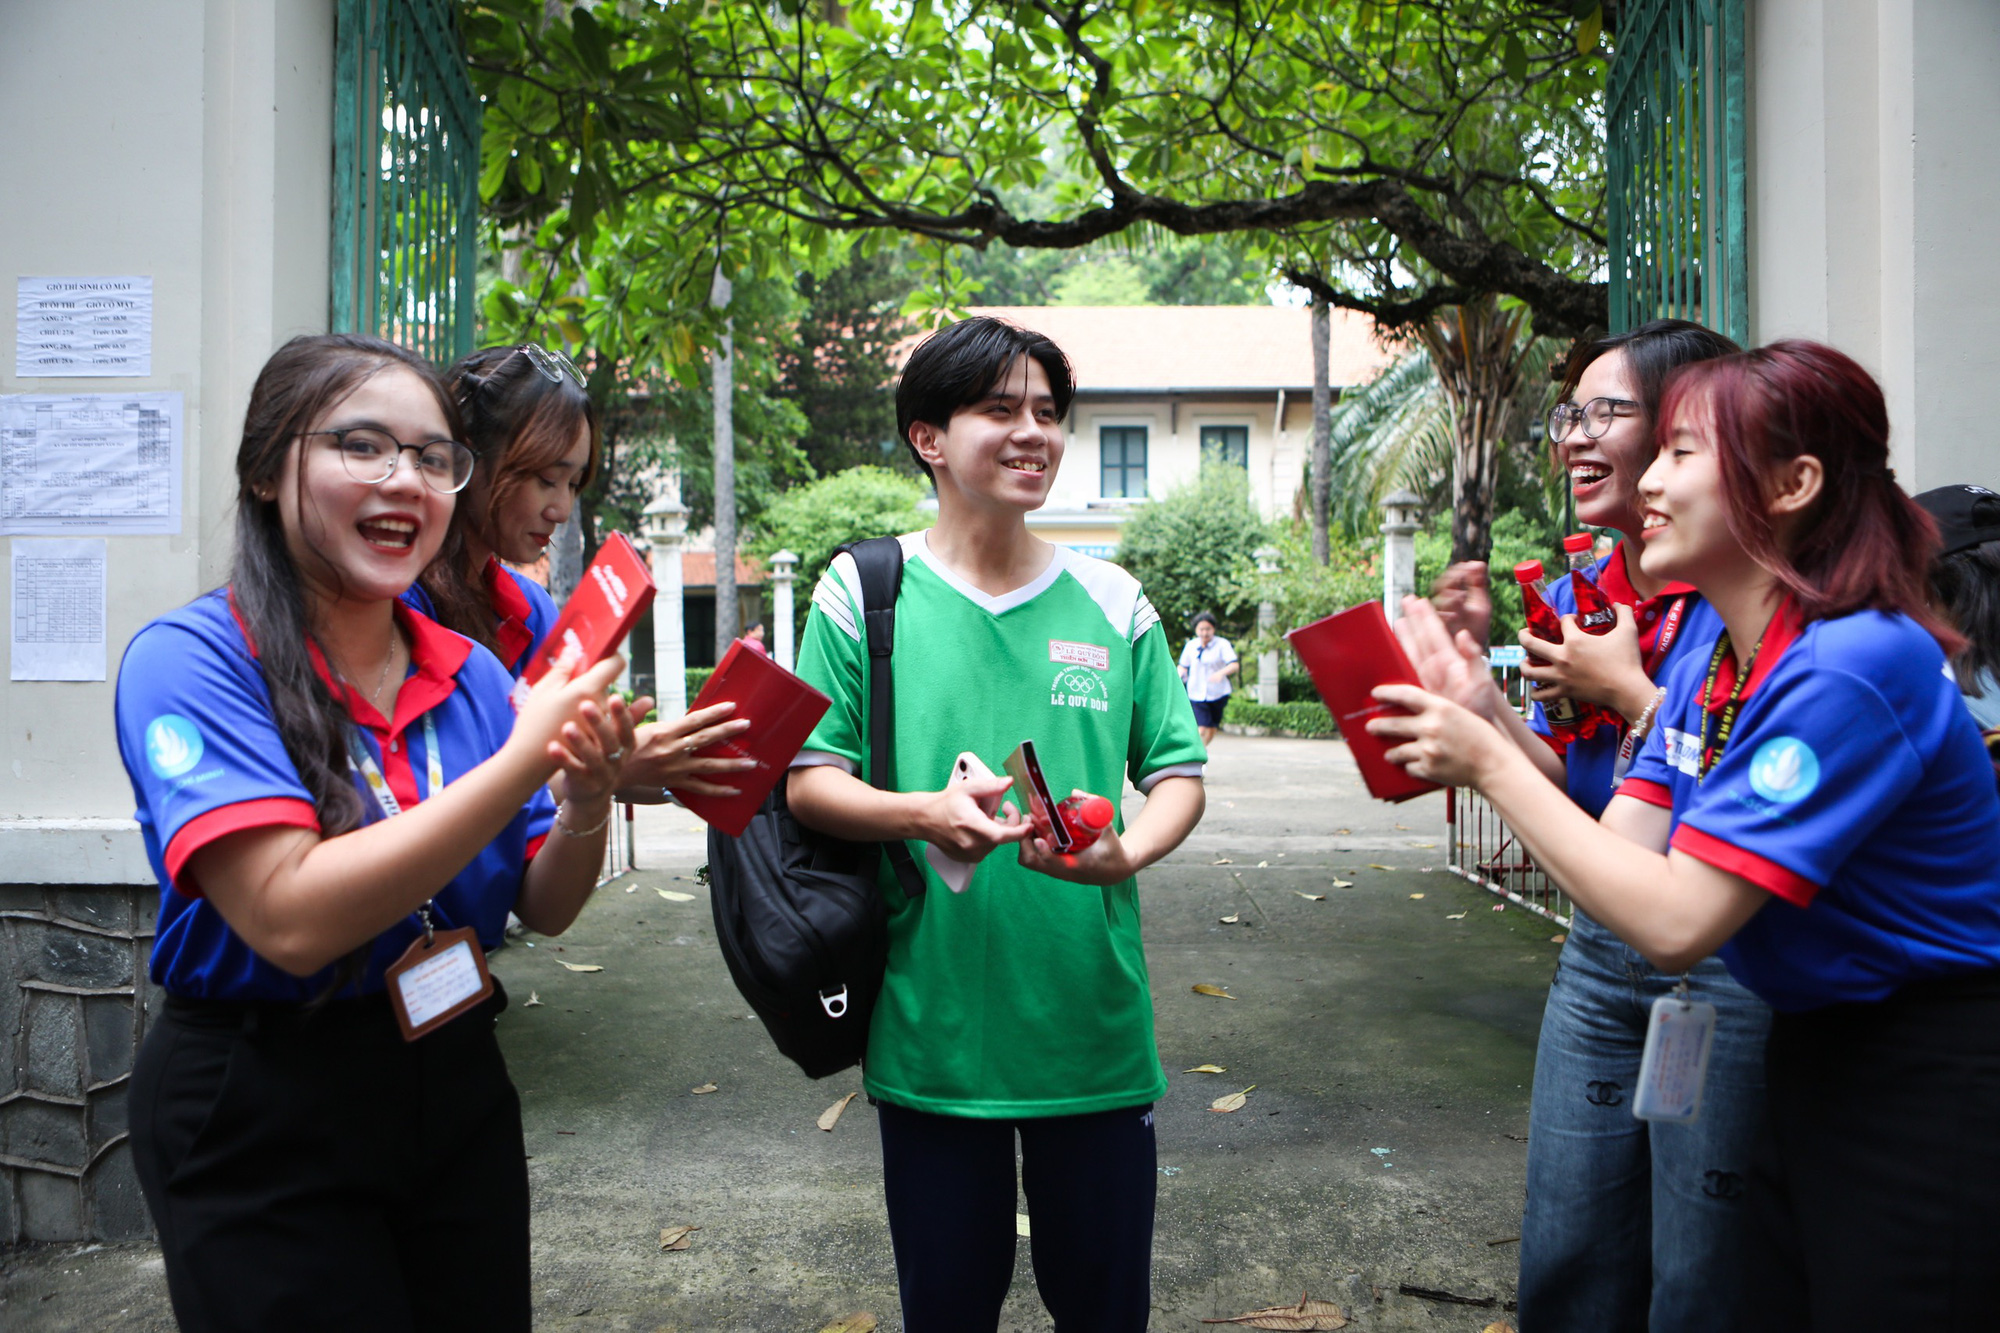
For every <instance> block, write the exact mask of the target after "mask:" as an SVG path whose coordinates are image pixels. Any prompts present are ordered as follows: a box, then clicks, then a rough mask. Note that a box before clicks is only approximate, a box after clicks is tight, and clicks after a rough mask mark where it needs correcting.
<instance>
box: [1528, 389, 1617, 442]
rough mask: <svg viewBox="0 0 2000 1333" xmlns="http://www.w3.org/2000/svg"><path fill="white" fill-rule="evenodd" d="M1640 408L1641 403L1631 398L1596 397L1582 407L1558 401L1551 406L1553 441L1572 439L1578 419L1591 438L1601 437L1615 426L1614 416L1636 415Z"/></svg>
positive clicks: (1551, 435)
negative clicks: (1613, 422)
mask: <svg viewBox="0 0 2000 1333" xmlns="http://www.w3.org/2000/svg"><path fill="white" fill-rule="evenodd" d="M1638 411H1639V405H1638V404H1637V403H1635V402H1633V401H1632V400H1631V399H1630V398H1593V399H1591V400H1590V401H1589V402H1587V403H1585V404H1584V405H1583V406H1581V407H1578V406H1577V405H1576V404H1575V403H1557V404H1556V405H1555V406H1554V407H1552V408H1550V409H1549V442H1550V443H1552V444H1560V443H1562V442H1563V441H1564V440H1566V439H1568V438H1569V433H1570V431H1572V430H1573V429H1575V428H1576V425H1577V423H1578V422H1582V423H1583V433H1584V434H1585V435H1586V436H1587V437H1589V438H1590V439H1593V440H1595V439H1600V438H1602V436H1603V435H1604V432H1605V431H1607V430H1610V429H1611V422H1612V420H1613V418H1616V417H1629V416H1636V415H1637V414H1638Z"/></svg>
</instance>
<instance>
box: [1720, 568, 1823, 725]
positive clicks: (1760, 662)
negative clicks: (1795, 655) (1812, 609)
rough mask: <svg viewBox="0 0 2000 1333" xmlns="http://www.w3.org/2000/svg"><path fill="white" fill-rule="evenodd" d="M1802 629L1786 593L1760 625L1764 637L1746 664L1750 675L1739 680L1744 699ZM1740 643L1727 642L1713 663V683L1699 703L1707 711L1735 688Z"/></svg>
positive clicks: (1774, 667)
mask: <svg viewBox="0 0 2000 1333" xmlns="http://www.w3.org/2000/svg"><path fill="white" fill-rule="evenodd" d="M1804 632H1805V622H1804V621H1803V620H1802V619H1800V617H1799V608H1798V604H1797V603H1796V602H1794V601H1793V600H1792V599H1791V598H1790V597H1787V598H1785V600H1784V601H1782V602H1780V603H1778V609H1777V612H1776V613H1775V614H1774V615H1772V617H1771V623H1770V624H1769V625H1767V626H1765V628H1764V637H1763V638H1762V640H1760V641H1759V642H1758V644H1757V649H1756V651H1757V660H1756V661H1755V662H1752V663H1751V664H1750V679H1749V680H1747V681H1745V682H1744V684H1743V696H1742V697H1743V698H1745V699H1748V698H1749V697H1750V696H1751V695H1753V694H1755V693H1756V692H1757V687H1758V686H1760V685H1762V684H1763V683H1764V682H1765V681H1767V680H1769V679H1770V678H1771V673H1772V672H1773V671H1775V670H1777V667H1778V659H1779V658H1781V657H1783V656H1784V655H1785V649H1787V648H1789V647H1791V646H1792V641H1793V640H1794V639H1797V638H1798V637H1799V635H1800V634H1802V633H1804ZM1740 646H1741V645H1738V644H1735V643H1734V642H1733V641H1732V643H1731V649H1732V651H1730V652H1727V653H1724V654H1723V656H1722V661H1720V662H1718V663H1717V664H1716V667H1715V684H1714V686H1713V687H1711V688H1710V690H1709V692H1708V697H1707V698H1706V699H1703V700H1702V701H1701V703H1702V707H1704V708H1706V709H1707V710H1708V711H1709V712H1711V713H1719V712H1721V711H1722V709H1723V707H1724V705H1726V704H1727V703H1728V702H1729V696H1730V694H1731V692H1732V691H1734V690H1735V688H1736V653H1735V651H1734V649H1735V648H1737V647H1740Z"/></svg>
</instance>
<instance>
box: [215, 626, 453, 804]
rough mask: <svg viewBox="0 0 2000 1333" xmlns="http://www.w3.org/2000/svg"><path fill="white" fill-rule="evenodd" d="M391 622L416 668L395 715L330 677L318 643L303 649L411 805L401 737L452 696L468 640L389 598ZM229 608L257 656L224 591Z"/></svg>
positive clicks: (413, 785)
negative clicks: (400, 630) (400, 632)
mask: <svg viewBox="0 0 2000 1333" xmlns="http://www.w3.org/2000/svg"><path fill="white" fill-rule="evenodd" d="M393 605H394V607H395V615H396V623H398V624H399V625H401V626H402V627H403V633H404V634H405V635H407V636H408V637H409V640H410V664H411V665H412V666H414V667H415V668H416V672H415V674H413V675H411V676H408V677H407V678H405V680H404V681H403V688H402V689H400V690H398V691H397V692H396V715H395V716H394V717H393V718H384V717H383V716H382V712H381V710H380V709H378V708H377V707H376V706H375V705H374V703H373V702H372V701H370V700H369V698H368V697H367V696H366V695H364V694H363V693H361V691H359V690H357V689H355V688H354V687H353V686H352V685H349V684H347V683H346V682H343V681H338V680H335V679H334V677H333V673H332V672H331V671H330V670H329V669H328V668H327V664H326V657H325V655H324V654H323V653H321V652H320V649H319V645H318V644H317V643H312V642H310V641H308V642H307V644H306V652H307V653H308V654H309V655H310V656H311V657H312V664H313V670H315V671H317V672H319V678H320V679H321V680H323V681H325V682H326V687H327V689H328V690H330V691H332V693H333V697H334V699H335V701H336V702H338V703H339V704H341V706H343V707H344V708H346V709H347V715H348V716H349V717H350V718H352V719H354V722H355V724H356V725H357V726H359V727H361V728H362V729H364V730H366V731H367V732H369V733H370V734H372V735H373V736H374V737H375V741H376V745H377V746H378V748H380V750H381V751H382V776H383V778H384V779H386V780H387V781H388V783H389V790H390V791H392V792H394V793H395V796H396V800H397V801H398V802H400V803H401V804H402V806H403V808H404V809H406V810H407V809H410V808H411V807H413V806H415V805H416V804H417V802H418V801H419V800H421V799H422V796H424V795H428V794H429V793H422V794H419V792H418V790H417V778H416V773H415V772H414V771H413V770H412V769H411V768H410V747H409V745H408V744H407V743H406V742H405V740H404V733H405V732H406V731H408V730H409V728H410V727H412V726H414V725H416V723H417V721H418V720H419V719H421V718H422V717H423V715H424V714H425V713H428V712H429V711H430V710H431V709H433V708H435V707H437V706H438V705H439V704H441V703H443V702H444V701H445V700H446V699H448V698H450V697H451V694H452V691H453V690H456V689H457V688H458V681H457V676H458V670H459V668H460V667H462V666H464V665H465V659H466V658H467V657H469V656H471V654H472V641H471V640H470V639H467V638H464V637H462V636H461V635H457V634H453V633H452V632H451V631H450V630H448V629H446V628H444V627H443V626H442V625H439V624H437V623H436V622H434V621H432V620H429V619H427V618H426V617H425V616H424V615H422V614H421V613H420V612H417V611H414V610H412V609H411V608H410V606H409V604H408V603H406V602H402V601H397V602H395V603H393ZM229 611H230V614H231V615H234V616H235V617H236V626H237V628H238V629H240V630H242V631H243V641H244V643H245V644H247V645H248V646H249V649H250V655H251V656H252V657H255V656H257V643H256V640H255V639H253V638H252V637H251V635H250V627H249V626H248V625H245V624H244V623H243V614H242V612H240V611H239V610H237V607H236V592H235V590H234V589H231V590H230V593H229Z"/></svg>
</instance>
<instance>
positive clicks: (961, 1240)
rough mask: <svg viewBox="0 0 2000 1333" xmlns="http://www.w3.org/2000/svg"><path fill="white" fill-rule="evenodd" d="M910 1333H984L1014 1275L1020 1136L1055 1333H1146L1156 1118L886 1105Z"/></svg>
mask: <svg viewBox="0 0 2000 1333" xmlns="http://www.w3.org/2000/svg"><path fill="white" fill-rule="evenodd" d="M879 1109H880V1112H881V1125H882V1177H883V1186H884V1190H885V1193H886V1194H887V1196H888V1204H889V1236H890V1239H891V1240H892V1241H893V1242H894V1243H895V1247H896V1282H897V1286H898V1287H899V1288H900V1290H901V1294H902V1302H903V1328H904V1330H905V1333H991V1330H994V1329H996V1328H998V1327H999V1325H1000V1306H1001V1304H1002V1302H1004V1301H1005V1300H1006V1299H1007V1288H1008V1287H1009V1286H1010V1285H1012V1283H1013V1280H1014V1243H1015V1238H1016V1232H1015V1223H1014V1136H1015V1134H1016V1133H1019V1135H1020V1136H1021V1190H1022V1192H1023V1193H1024V1194H1026V1195H1027V1200H1028V1221H1029V1227H1028V1230H1029V1238H1028V1252H1029V1254H1030V1255H1031V1256H1032V1257H1033V1259H1034V1264H1035V1286H1036V1289H1037V1290H1039V1291H1040V1292H1041V1296H1042V1303H1043V1304H1044V1305H1046V1306H1047V1307H1048V1310H1049V1313H1050V1314H1051V1315H1052V1316H1054V1318H1055V1327H1056V1333H1140V1331H1141V1330H1143V1329H1144V1328H1145V1327H1146V1321H1147V1319H1148V1317H1149V1316H1150V1315H1151V1313H1152V1277H1153V1198H1154V1194H1155V1192H1156V1190H1157V1188H1158V1182H1159V1176H1158V1174H1157V1167H1156V1163H1157V1161H1158V1155H1157V1153H1156V1152H1155V1150H1154V1143H1153V1111H1152V1108H1151V1107H1149V1106H1134V1107H1130V1108H1127V1109H1125V1110H1119V1111H1103V1112H1099V1113H1097V1114H1094V1115H1071V1116H1052V1117H1049V1118H1047V1119H1028V1120H974V1119H971V1118H969V1117H965V1116H952V1115H932V1114H929V1113H927V1112H923V1111H912V1110H909V1109H907V1108H905V1107H900V1106H891V1105H889V1104H888V1103H887V1102H883V1103H881V1104H880V1108H879Z"/></svg>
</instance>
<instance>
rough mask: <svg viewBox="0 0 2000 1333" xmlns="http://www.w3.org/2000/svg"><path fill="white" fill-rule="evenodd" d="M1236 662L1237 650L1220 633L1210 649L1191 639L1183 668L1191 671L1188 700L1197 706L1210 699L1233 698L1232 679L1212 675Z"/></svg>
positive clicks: (1189, 672) (1185, 651) (1188, 674)
mask: <svg viewBox="0 0 2000 1333" xmlns="http://www.w3.org/2000/svg"><path fill="white" fill-rule="evenodd" d="M1235 660H1236V650H1235V649H1234V648H1232V647H1230V646H1229V640H1227V639H1225V638H1223V637H1222V636H1221V635H1220V634H1218V635H1216V636H1215V637H1214V638H1212V639H1210V640H1209V641H1208V646H1207V647H1206V648H1204V647H1202V646H1201V640H1200V639H1189V640H1188V641H1187V647H1185V648H1183V649H1181V669H1182V670H1183V671H1186V672H1187V692H1188V698H1190V699H1193V700H1194V701H1195V702H1196V703H1202V702H1205V701H1207V700H1210V699H1227V698H1228V697H1229V677H1227V676H1217V675H1211V674H1209V673H1211V672H1215V671H1220V670H1222V668H1224V667H1226V666H1228V665H1229V664H1230V663H1231V662H1234V661H1235Z"/></svg>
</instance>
